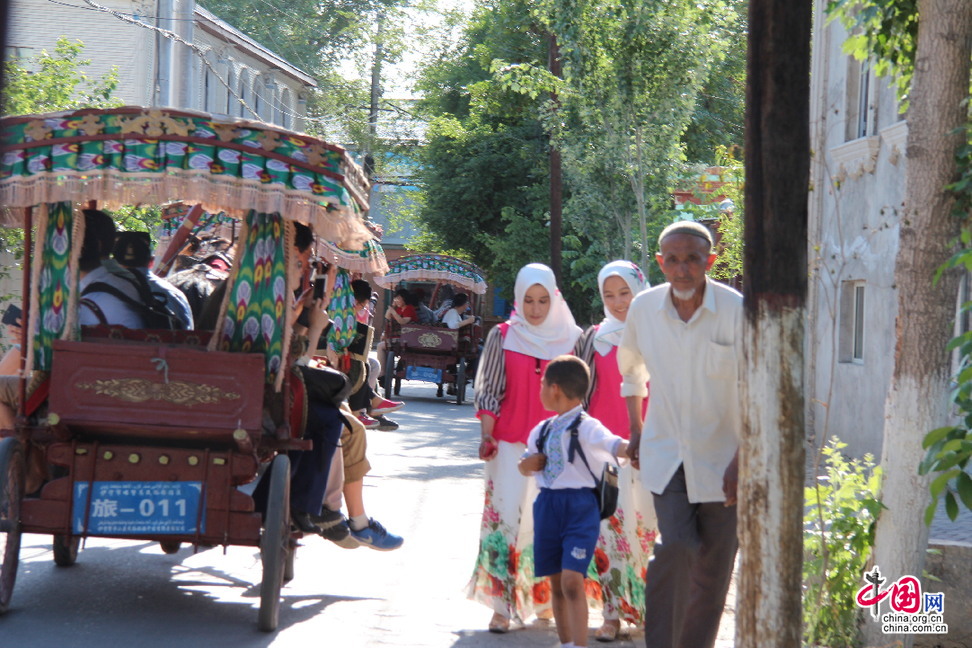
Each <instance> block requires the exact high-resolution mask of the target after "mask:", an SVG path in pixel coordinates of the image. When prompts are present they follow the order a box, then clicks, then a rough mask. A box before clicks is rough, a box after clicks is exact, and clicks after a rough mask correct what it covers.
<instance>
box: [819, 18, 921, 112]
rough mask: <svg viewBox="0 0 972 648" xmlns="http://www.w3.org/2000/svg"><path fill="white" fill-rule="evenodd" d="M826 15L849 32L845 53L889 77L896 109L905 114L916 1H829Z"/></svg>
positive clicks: (914, 45) (912, 62) (915, 39)
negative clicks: (894, 95) (896, 104)
mask: <svg viewBox="0 0 972 648" xmlns="http://www.w3.org/2000/svg"><path fill="white" fill-rule="evenodd" d="M827 13H828V15H829V16H830V19H831V20H839V21H840V22H841V24H842V25H844V27H846V28H847V30H848V31H849V32H850V36H849V37H848V38H847V41H846V42H845V43H844V52H846V53H847V54H851V55H853V56H854V58H856V59H857V60H858V61H866V60H870V61H873V63H874V72H875V73H876V74H877V75H878V76H888V77H891V78H892V81H893V82H894V86H895V88H896V90H897V94H898V101H899V106H898V108H899V110H900V111H901V112H902V113H904V112H905V111H907V110H908V94H909V93H910V92H911V79H912V77H913V76H914V71H915V51H916V48H917V46H918V0H830V2H829V3H828V4H827Z"/></svg>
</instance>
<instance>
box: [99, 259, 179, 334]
mask: <svg viewBox="0 0 972 648" xmlns="http://www.w3.org/2000/svg"><path fill="white" fill-rule="evenodd" d="M112 275H113V276H115V277H118V278H119V279H124V280H125V281H127V282H128V283H130V284H132V286H133V287H134V288H135V290H136V292H138V296H139V298H140V299H141V300H142V301H137V300H135V299H132V298H131V297H129V296H128V295H126V294H125V293H123V292H122V291H120V290H119V289H118V288H115V287H114V286H112V285H111V284H108V283H105V282H104V281H96V282H94V283H91V284H88V285H87V286H85V289H84V290H83V291H81V296H82V297H83V296H84V295H89V294H91V293H97V292H101V293H107V294H109V295H111V296H112V297H114V298H116V299H118V300H120V301H121V302H122V303H124V304H127V305H128V306H129V307H131V308H133V309H135V311H136V312H137V313H139V315H141V316H142V319H143V320H144V324H145V326H147V327H149V328H155V326H153V324H154V323H155V322H156V321H157V320H158V319H160V318H164V319H165V320H166V321H167V322H168V328H169V329H171V330H176V329H181V328H182V326H181V324H180V322H179V320H178V319H177V318H176V317H175V316H174V315H173V314H172V313H170V312H169V309H168V308H167V307H166V306H165V304H163V303H162V302H161V301H160V300H159V299H158V297H157V296H156V294H155V293H153V292H152V291H151V289H150V288H149V285H148V280H147V279H146V278H145V277H143V276H141V275H139V274H138V273H135V272H132V271H131V270H129V271H127V273H126V274H121V273H112Z"/></svg>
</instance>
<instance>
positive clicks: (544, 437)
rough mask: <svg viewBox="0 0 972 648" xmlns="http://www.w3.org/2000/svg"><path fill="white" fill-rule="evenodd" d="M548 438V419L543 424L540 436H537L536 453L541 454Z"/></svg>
mask: <svg viewBox="0 0 972 648" xmlns="http://www.w3.org/2000/svg"><path fill="white" fill-rule="evenodd" d="M549 436H550V419H547V420H546V421H544V422H543V427H542V428H540V434H539V435H538V436H537V452H539V453H540V454H543V447H544V446H545V445H546V444H547V437H549Z"/></svg>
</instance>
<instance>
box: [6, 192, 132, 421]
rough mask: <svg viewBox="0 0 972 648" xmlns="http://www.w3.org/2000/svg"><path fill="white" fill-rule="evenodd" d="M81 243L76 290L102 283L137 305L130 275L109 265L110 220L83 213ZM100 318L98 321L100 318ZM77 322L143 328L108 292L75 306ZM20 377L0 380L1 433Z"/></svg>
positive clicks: (35, 378) (112, 226)
mask: <svg viewBox="0 0 972 648" xmlns="http://www.w3.org/2000/svg"><path fill="white" fill-rule="evenodd" d="M83 213H84V241H83V242H82V244H81V254H80V256H79V258H78V270H79V276H80V280H79V281H78V289H79V291H80V292H81V294H82V295H84V290H85V288H87V287H88V286H90V285H92V284H94V283H104V284H108V285H109V286H112V287H113V288H114V289H116V290H118V291H119V292H120V293H121V294H122V295H125V296H127V297H128V298H130V299H131V300H132V301H136V302H137V301H139V296H138V290H137V289H136V288H135V286H134V285H133V284H132V283H131V281H130V280H128V279H125V275H131V273H130V272H129V271H128V270H126V269H125V268H123V267H121V266H120V265H118V263H116V262H115V261H112V260H111V258H110V257H109V255H110V254H111V250H112V247H113V246H114V244H115V223H114V221H112V219H111V216H109V215H108V214H106V213H105V212H103V211H100V210H97V209H85V210H84V212H83ZM99 315H100V317H99ZM78 322H79V323H80V324H81V325H97V324H100V323H107V324H114V325H119V326H126V327H128V328H145V321H144V320H143V319H142V316H141V314H139V312H138V311H137V310H135V308H133V307H132V306H131V305H129V304H128V303H126V302H125V301H124V300H122V299H119V298H118V297H116V296H114V295H112V294H110V293H107V292H100V291H99V292H90V293H89V294H87V295H84V297H83V298H82V299H81V300H80V301H79V303H78ZM39 376H40V372H35V373H34V375H33V376H31V377H30V380H29V381H28V386H27V393H28V394H30V393H31V392H32V391H33V390H34V388H36V387H37V383H38V382H40V381H39V379H38V377H39ZM19 383H20V377H19V376H16V375H13V376H0V430H12V429H13V427H14V423H15V419H16V416H15V412H16V410H17V406H18V404H19V402H20V384H19Z"/></svg>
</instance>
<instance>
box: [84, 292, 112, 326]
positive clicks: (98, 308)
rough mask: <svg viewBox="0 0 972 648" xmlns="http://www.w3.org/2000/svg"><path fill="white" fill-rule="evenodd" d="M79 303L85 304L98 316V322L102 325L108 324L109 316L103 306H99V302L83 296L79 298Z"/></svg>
mask: <svg viewBox="0 0 972 648" xmlns="http://www.w3.org/2000/svg"><path fill="white" fill-rule="evenodd" d="M78 305H79V306H84V307H86V308H87V309H88V310H89V311H91V312H92V313H93V314H94V316H95V317H97V318H98V322H99V323H100V324H101V325H102V326H108V318H107V317H105V312H104V311H103V310H101V306H99V305H98V304H96V303H95V302H93V301H92V300H90V299H86V298H82V299H81V300H79V301H78Z"/></svg>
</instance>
